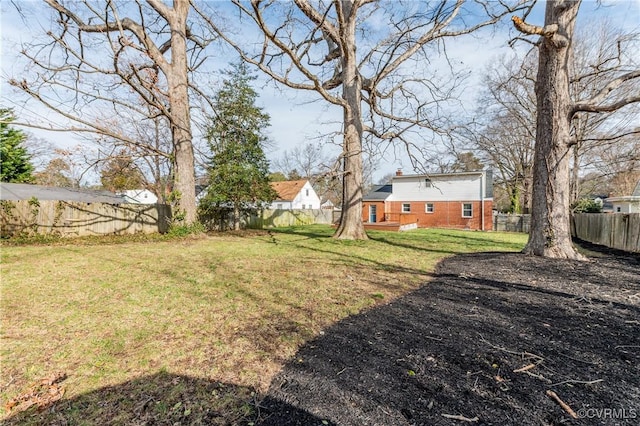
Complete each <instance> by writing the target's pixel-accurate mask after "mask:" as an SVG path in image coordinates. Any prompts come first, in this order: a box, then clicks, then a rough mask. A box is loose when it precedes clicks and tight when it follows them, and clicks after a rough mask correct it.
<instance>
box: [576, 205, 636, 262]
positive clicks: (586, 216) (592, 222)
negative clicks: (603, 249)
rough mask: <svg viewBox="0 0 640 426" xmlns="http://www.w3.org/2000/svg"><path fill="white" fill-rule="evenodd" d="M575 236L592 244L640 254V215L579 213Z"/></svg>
mask: <svg viewBox="0 0 640 426" xmlns="http://www.w3.org/2000/svg"><path fill="white" fill-rule="evenodd" d="M573 221H574V226H573V232H574V236H575V237H577V238H580V239H581V240H584V241H589V242H590V243H594V244H600V245H603V246H607V247H611V248H615V249H619V250H624V251H629V252H636V253H638V252H640V213H577V214H575V215H574V216H573Z"/></svg>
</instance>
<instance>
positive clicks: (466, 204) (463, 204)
mask: <svg viewBox="0 0 640 426" xmlns="http://www.w3.org/2000/svg"><path fill="white" fill-rule="evenodd" d="M464 206H471V215H470V216H466V215H465V214H464V210H465V208H464ZM462 217H463V218H465V219H470V218H472V217H473V203H462Z"/></svg>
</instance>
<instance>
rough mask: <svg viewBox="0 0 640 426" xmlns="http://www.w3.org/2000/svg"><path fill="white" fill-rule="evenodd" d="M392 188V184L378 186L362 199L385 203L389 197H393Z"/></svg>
mask: <svg viewBox="0 0 640 426" xmlns="http://www.w3.org/2000/svg"><path fill="white" fill-rule="evenodd" d="M391 188H392V186H391V185H390V184H387V185H376V186H374V187H373V188H371V191H369V193H368V194H367V195H365V196H364V197H362V200H363V201H384V200H386V199H387V198H388V197H389V195H391Z"/></svg>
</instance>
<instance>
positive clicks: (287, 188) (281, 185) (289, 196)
mask: <svg viewBox="0 0 640 426" xmlns="http://www.w3.org/2000/svg"><path fill="white" fill-rule="evenodd" d="M307 182H308V180H307V179H302V180H288V181H284V182H271V187H272V188H273V189H274V190H275V191H276V193H277V194H278V197H277V200H280V201H293V199H294V198H296V195H298V194H299V193H300V191H301V190H302V187H303V186H304V185H305V184H306V183H307Z"/></svg>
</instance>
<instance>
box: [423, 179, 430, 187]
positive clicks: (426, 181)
mask: <svg viewBox="0 0 640 426" xmlns="http://www.w3.org/2000/svg"><path fill="white" fill-rule="evenodd" d="M424 186H425V188H431V179H429V178H426V179H425V180H424Z"/></svg>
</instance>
